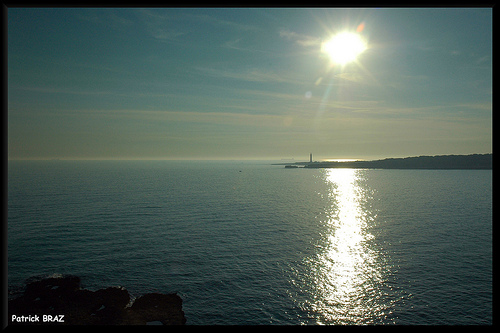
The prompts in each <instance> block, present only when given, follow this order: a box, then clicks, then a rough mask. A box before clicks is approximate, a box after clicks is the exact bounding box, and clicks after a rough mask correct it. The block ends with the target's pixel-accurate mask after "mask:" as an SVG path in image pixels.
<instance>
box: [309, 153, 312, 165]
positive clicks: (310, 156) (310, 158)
mask: <svg viewBox="0 0 500 333" xmlns="http://www.w3.org/2000/svg"><path fill="white" fill-rule="evenodd" d="M312 161H313V153H309V163H312Z"/></svg>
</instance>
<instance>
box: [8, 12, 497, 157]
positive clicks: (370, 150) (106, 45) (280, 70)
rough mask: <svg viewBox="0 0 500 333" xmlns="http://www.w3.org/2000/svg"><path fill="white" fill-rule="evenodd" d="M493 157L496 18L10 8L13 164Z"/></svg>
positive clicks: (10, 148)
mask: <svg viewBox="0 0 500 333" xmlns="http://www.w3.org/2000/svg"><path fill="white" fill-rule="evenodd" d="M359 27H363V28H362V29H361V30H360V31H358V32H359V34H360V35H362V37H363V38H364V39H365V40H366V42H367V47H368V48H367V50H366V51H364V52H363V53H362V54H360V55H359V56H358V57H357V59H356V60H355V61H353V62H351V63H348V64H346V65H345V66H340V65H338V64H333V63H332V62H331V61H330V59H329V57H328V56H327V55H326V54H324V53H323V52H322V51H321V45H322V43H323V42H325V41H326V40H328V39H329V38H331V37H332V36H333V35H334V34H336V33H339V32H341V31H346V30H347V31H356V30H357V28H359ZM358 30H359V29H358ZM491 151H492V10H491V8H441V9H440V8H429V9H426V8H407V9H398V8H378V9H376V8H366V9H365V8H356V9H339V8H320V9H306V8H300V9H293V8H232V9H222V8H204V9H195V8H186V9H180V8H159V9H155V8H9V9H8V157H9V158H10V159H46V158H48V159H51V158H61V159H282V158H295V159H296V160H306V159H308V157H309V153H310V152H312V153H314V156H315V159H318V160H320V159H330V158H331V159H334V158H339V159H340V158H358V159H375V158H385V157H404V156H417V155H441V154H472V153H490V152H491Z"/></svg>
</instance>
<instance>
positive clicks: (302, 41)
mask: <svg viewBox="0 0 500 333" xmlns="http://www.w3.org/2000/svg"><path fill="white" fill-rule="evenodd" d="M279 35H280V37H282V38H285V39H287V40H290V41H293V42H294V43H297V44H299V45H301V46H304V47H314V46H320V45H321V41H322V40H321V38H318V37H312V36H307V35H303V34H298V33H296V32H293V31H290V30H285V29H283V30H280V32H279Z"/></svg>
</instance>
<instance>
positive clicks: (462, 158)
mask: <svg viewBox="0 0 500 333" xmlns="http://www.w3.org/2000/svg"><path fill="white" fill-rule="evenodd" d="M274 165H285V166H299V165H302V166H303V167H304V168H355V169H483V170H484V169H485V170H488V169H492V168H493V154H471V155H437V156H415V157H405V158H386V159H383V160H373V161H346V162H334V161H325V162H296V163H277V164H274Z"/></svg>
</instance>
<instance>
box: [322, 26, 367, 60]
mask: <svg viewBox="0 0 500 333" xmlns="http://www.w3.org/2000/svg"><path fill="white" fill-rule="evenodd" d="M366 48H367V46H366V42H365V41H364V40H363V38H362V37H361V36H360V35H359V34H356V33H352V32H341V33H339V34H337V35H335V36H333V37H332V38H331V39H330V40H328V41H326V42H325V43H323V45H322V47H321V50H322V51H323V52H325V53H326V54H328V56H329V57H330V59H331V60H332V61H333V62H334V63H337V64H340V65H345V64H347V63H349V62H351V61H354V60H356V58H357V56H358V55H359V54H361V53H362V52H363V51H365V50H366Z"/></svg>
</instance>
